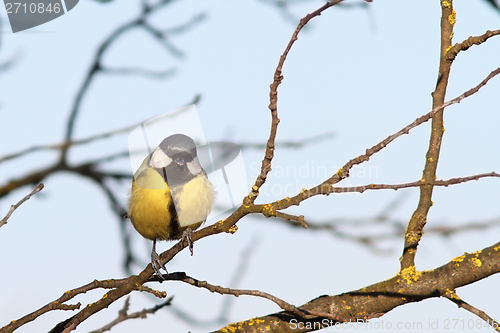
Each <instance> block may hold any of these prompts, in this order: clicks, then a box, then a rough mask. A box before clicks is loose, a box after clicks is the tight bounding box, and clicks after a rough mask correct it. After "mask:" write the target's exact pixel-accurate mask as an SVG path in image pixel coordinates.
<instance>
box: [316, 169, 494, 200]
mask: <svg viewBox="0 0 500 333" xmlns="http://www.w3.org/2000/svg"><path fill="white" fill-rule="evenodd" d="M486 177H500V174H498V173H496V172H489V173H483V174H479V175H474V176H469V177H460V178H451V179H448V180H433V181H422V180H417V181H415V182H412V183H404V184H393V185H386V184H369V185H362V186H352V187H332V188H331V190H330V191H331V192H330V193H349V192H351V193H352V192H359V193H363V192H364V191H366V190H395V191H397V190H399V189H402V188H409V187H421V186H445V187H448V186H449V185H456V184H460V183H465V182H469V181H471V180H479V179H480V178H486ZM330 193H324V194H326V195H328V194H330Z"/></svg>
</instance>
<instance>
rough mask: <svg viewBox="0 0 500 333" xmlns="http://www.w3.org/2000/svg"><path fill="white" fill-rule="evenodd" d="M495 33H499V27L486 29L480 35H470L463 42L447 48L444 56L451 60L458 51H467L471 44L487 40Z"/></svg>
mask: <svg viewBox="0 0 500 333" xmlns="http://www.w3.org/2000/svg"><path fill="white" fill-rule="evenodd" d="M496 35H500V29H499V30H493V31H490V30H488V31H486V32H485V33H484V34H483V35H481V36H470V37H469V38H467V39H466V40H464V41H463V42H461V43H456V44H455V45H453V47H452V48H450V49H449V50H448V52H447V54H446V58H447V59H448V60H450V61H453V60H455V58H456V56H457V55H458V53H459V52H460V51H467V50H468V49H469V48H470V47H471V46H473V45H479V44H482V43H484V42H485V41H486V40H488V38H490V37H493V36H496Z"/></svg>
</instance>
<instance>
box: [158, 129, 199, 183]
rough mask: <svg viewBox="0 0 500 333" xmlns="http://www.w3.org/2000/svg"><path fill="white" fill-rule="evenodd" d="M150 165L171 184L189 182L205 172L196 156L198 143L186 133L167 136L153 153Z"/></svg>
mask: <svg viewBox="0 0 500 333" xmlns="http://www.w3.org/2000/svg"><path fill="white" fill-rule="evenodd" d="M150 165H151V166H152V167H154V168H155V169H156V170H157V171H158V172H159V173H160V175H162V177H163V178H164V179H165V181H166V182H167V183H168V184H169V186H177V185H181V184H184V183H187V182H188V181H190V180H191V179H193V178H194V177H195V176H196V175H198V174H199V173H200V172H203V169H202V168H201V165H200V162H199V161H198V158H197V156H196V144H195V143H194V141H193V139H191V138H190V137H189V136H187V135H184V134H173V135H171V136H169V137H167V138H165V139H164V140H163V141H162V142H161V143H160V145H159V146H158V147H157V148H156V149H155V151H154V152H153V153H152V154H151V159H150Z"/></svg>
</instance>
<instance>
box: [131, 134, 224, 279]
mask: <svg viewBox="0 0 500 333" xmlns="http://www.w3.org/2000/svg"><path fill="white" fill-rule="evenodd" d="M215 197H216V192H215V190H214V187H213V185H212V183H211V182H210V181H209V180H208V177H207V173H206V172H205V170H203V168H202V167H201V164H200V161H199V159H198V156H197V151H196V144H195V142H194V141H193V139H191V138H190V137H189V136H187V135H184V134H173V135H170V136H168V137H167V138H165V139H164V140H163V141H162V142H161V143H160V144H159V145H158V147H156V148H155V149H154V150H153V151H152V152H151V153H150V154H149V155H148V156H146V158H145V159H144V161H143V162H142V164H141V166H140V167H139V168H138V169H137V171H136V172H135V173H134V178H133V180H132V188H131V191H130V196H129V203H128V208H129V217H130V220H131V222H132V225H133V226H134V228H135V229H136V230H137V232H138V233H139V234H141V235H142V236H143V237H144V238H147V239H149V240H152V241H153V248H152V250H151V265H152V267H153V270H154V271H155V273H156V275H157V276H158V277H159V278H160V279H161V280H164V278H163V275H162V274H161V272H160V268H163V269H164V270H165V271H166V272H167V269H166V267H165V265H162V264H161V262H160V259H159V256H158V254H157V253H156V242H157V241H161V240H167V241H168V240H178V239H182V240H184V239H186V240H187V243H188V246H189V249H190V251H191V255H192V254H193V242H192V240H191V233H192V231H194V230H196V229H197V228H199V227H200V226H201V225H202V224H203V223H204V222H205V221H206V219H207V217H208V214H209V213H210V211H211V209H212V205H213V203H214V200H215ZM167 273H168V272H167Z"/></svg>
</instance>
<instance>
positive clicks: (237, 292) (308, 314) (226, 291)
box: [165, 274, 351, 322]
mask: <svg viewBox="0 0 500 333" xmlns="http://www.w3.org/2000/svg"><path fill="white" fill-rule="evenodd" d="M165 277H166V278H168V275H167V274H165ZM169 280H174V281H182V282H185V283H187V284H190V285H192V286H195V287H198V288H205V289H207V290H209V291H210V292H212V293H218V294H221V295H233V296H236V297H239V296H241V295H248V296H256V297H262V298H265V299H268V300H270V301H272V302H274V303H276V304H277V305H278V306H279V307H280V308H281V309H283V310H284V311H287V312H291V313H294V314H296V315H299V316H301V317H303V318H314V317H324V318H329V319H333V320H337V321H341V322H347V321H349V319H351V318H344V317H340V316H337V315H334V314H331V313H326V312H320V311H310V310H303V309H300V308H297V307H296V306H295V305H292V304H290V303H288V302H286V301H284V300H282V299H280V298H278V297H276V296H273V295H271V294H268V293H266V292H263V291H260V290H247V289H232V288H225V287H221V286H216V285H212V284H210V283H208V282H207V281H200V280H197V279H195V278H192V277H190V276H187V275H186V276H179V277H178V278H175V279H173V278H170V279H169Z"/></svg>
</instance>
